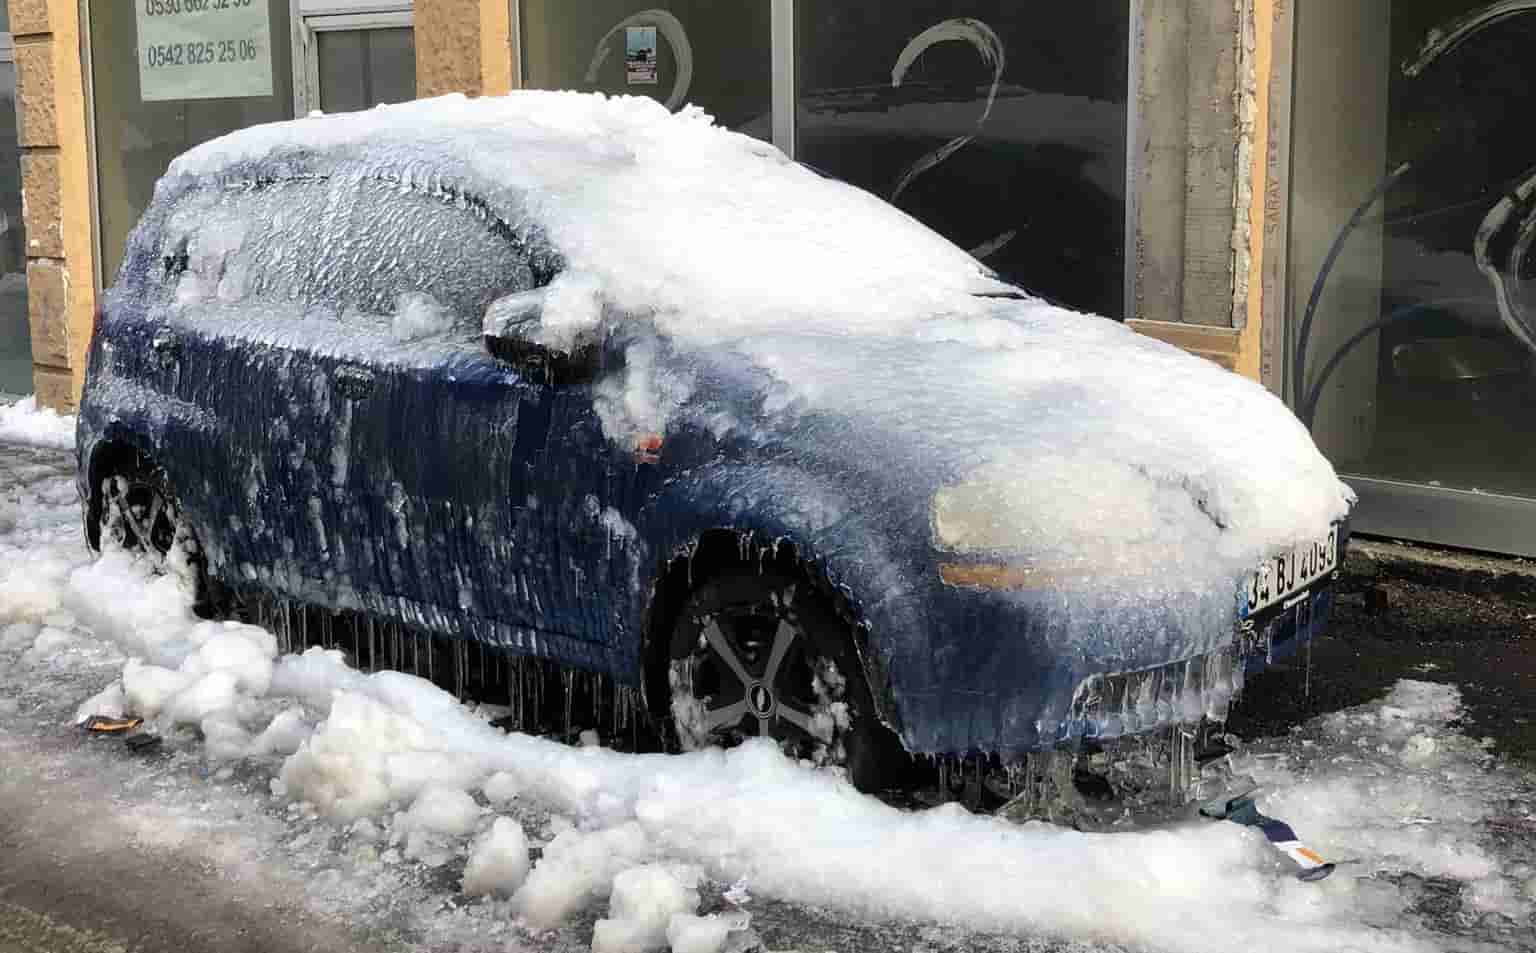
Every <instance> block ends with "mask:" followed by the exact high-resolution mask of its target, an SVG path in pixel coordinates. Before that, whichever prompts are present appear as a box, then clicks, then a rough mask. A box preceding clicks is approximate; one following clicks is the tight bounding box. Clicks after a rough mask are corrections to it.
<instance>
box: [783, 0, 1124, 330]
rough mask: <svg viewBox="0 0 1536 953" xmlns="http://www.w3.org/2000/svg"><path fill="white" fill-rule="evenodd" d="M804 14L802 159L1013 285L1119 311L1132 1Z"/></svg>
mask: <svg viewBox="0 0 1536 953" xmlns="http://www.w3.org/2000/svg"><path fill="white" fill-rule="evenodd" d="M1042 10H1043V8H1041V7H1039V6H1037V5H1033V4H1019V3H1008V2H1003V0H975V2H957V0H945V2H934V0H929V2H921V3H910V4H890V3H881V2H876V0H803V2H801V3H798V4H797V5H796V13H795V18H796V33H797V34H798V37H797V50H796V58H795V62H796V71H797V75H798V87H799V93H798V95H799V102H798V111H797V115H796V133H795V135H796V149H797V158H799V159H800V160H801V161H803V162H805V163H807V164H809V165H811V166H814V167H816V168H817V169H819V170H821V171H823V172H825V173H827V174H829V175H833V176H836V177H837V178H840V179H843V180H845V181H848V182H852V183H853V184H855V185H858V186H861V187H863V188H865V189H868V190H869V191H871V192H873V193H875V194H876V195H879V196H881V197H882V198H885V199H887V200H889V201H891V202H893V203H895V204H896V205H897V206H898V207H900V208H902V209H903V210H905V211H907V212H909V213H911V214H912V215H914V216H915V217H917V218H919V219H921V220H922V221H924V222H926V223H927V224H928V225H930V226H932V227H933V228H935V229H936V230H938V231H939V232H941V233H943V234H944V235H945V236H947V237H948V238H949V239H951V240H952V241H954V242H956V243H957V244H959V245H961V246H962V247H964V248H967V249H970V250H971V251H972V253H973V254H974V255H976V257H978V258H980V259H981V260H982V261H983V262H985V263H986V264H988V265H990V266H991V267H993V268H995V269H997V271H998V272H1000V273H1001V274H1002V275H1003V276H1004V277H1006V278H1008V279H1009V280H1011V281H1013V282H1016V283H1017V284H1019V285H1021V286H1023V287H1025V288H1027V289H1028V290H1030V291H1032V292H1034V293H1036V294H1039V295H1043V296H1045V297H1047V298H1050V299H1052V300H1055V301H1057V302H1059V303H1062V304H1065V305H1068V306H1070V307H1074V308H1078V309H1082V310H1087V311H1093V312H1097V313H1100V314H1105V315H1109V316H1112V317H1116V318H1119V317H1122V316H1123V313H1124V305H1123V301H1124V284H1123V280H1122V278H1123V274H1124V262H1125V254H1124V249H1125V178H1126V88H1127V74H1128V64H1129V55H1128V44H1129V30H1130V20H1131V11H1130V4H1129V3H1128V2H1127V0H1084V2H1079V3H1073V4H1066V5H1061V4H1057V5H1052V6H1051V7H1050V12H1049V13H1044V12H1042Z"/></svg>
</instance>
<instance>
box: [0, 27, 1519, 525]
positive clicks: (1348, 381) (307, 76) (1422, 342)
mask: <svg viewBox="0 0 1536 953" xmlns="http://www.w3.org/2000/svg"><path fill="white" fill-rule="evenodd" d="M655 3H656V0H650V2H645V0H415V2H414V3H413V2H412V0H9V10H8V14H9V23H8V24H7V25H8V27H9V32H8V33H6V34H4V35H0V76H3V78H4V80H5V82H4V83H0V90H5V91H7V95H12V96H13V98H14V99H15V102H16V109H15V110H7V109H4V107H3V105H0V116H5V117H9V116H12V115H13V114H14V116H15V122H14V124H12V125H6V124H5V120H3V119H0V131H3V130H7V129H9V130H12V132H11V133H6V134H4V135H0V145H3V146H4V150H3V154H0V219H3V221H0V226H3V228H0V236H3V238H4V240H3V241H0V392H10V393H26V392H29V391H35V392H36V393H37V394H38V397H39V399H40V400H41V401H42V402H44V403H46V404H48V405H51V406H56V407H61V408H67V407H69V406H71V404H72V402H73V401H74V399H75V395H76V394H77V393H78V389H79V386H80V381H81V375H82V373H83V358H84V352H85V348H86V346H87V344H88V341H89V334H90V328H91V320H92V313H93V309H94V305H95V301H96V297H97V295H98V294H99V292H100V289H101V288H103V287H105V286H107V285H110V284H111V281H112V277H113V274H114V273H115V270H116V268H117V266H118V262H119V259H120V255H121V249H122V244H123V239H124V238H125V236H126V235H127V232H128V230H129V229H130V228H131V227H132V225H133V223H134V221H135V220H136V218H137V216H138V215H139V214H140V213H141V212H142V210H143V208H144V206H145V204H146V203H147V200H148V197H149V195H150V192H151V190H152V189H153V186H154V182H155V179H156V178H157V177H158V175H159V174H160V172H161V171H162V170H163V169H164V168H165V165H166V163H167V162H168V161H169V160H170V159H171V158H172V157H173V156H175V155H176V154H177V153H179V152H181V151H183V150H184V149H186V148H189V147H191V146H193V145H195V144H197V143H199V142H202V141H205V140H207V139H210V138H212V137H214V136H217V135H220V134H222V133H224V132H227V131H230V130H233V129H236V128H240V127H243V126H247V125H251V124H254V123H260V122H267V121H272V120H277V119H285V118H290V117H293V116H301V115H305V114H306V113H308V112H309V111H311V110H314V109H320V110H324V111H326V112H334V111H341V110H350V109H360V108H366V107H368V106H371V105H373V104H374V103H377V102H392V101H398V100H401V99H407V98H412V97H416V96H428V95H436V94H439V93H445V92H452V91H460V92H466V93H469V94H472V95H484V94H497V93H502V92H505V91H508V90H510V89H513V88H516V87H537V88H575V89H588V90H601V91H604V92H608V93H632V94H641V95H649V96H653V97H655V98H657V99H659V100H661V101H663V102H665V103H667V104H669V105H671V106H674V107H678V106H681V105H682V104H684V103H693V104H696V105H698V106H700V107H702V108H703V109H705V110H706V111H708V112H709V113H711V114H712V115H714V116H715V117H716V118H717V120H718V121H719V122H720V123H721V124H723V125H725V126H728V127H730V128H733V129H736V130H738V131H740V132H743V133H745V134H747V135H751V136H756V137H759V138H761V139H763V140H765V141H770V142H772V143H774V144H775V145H777V146H778V147H779V148H781V149H782V150H783V151H784V152H786V153H787V154H789V155H792V156H793V157H795V158H796V159H797V160H799V161H801V162H803V163H805V164H806V165H809V166H811V167H813V168H815V169H817V170H819V171H822V172H824V173H825V174H828V175H833V176H836V177H838V178H841V179H844V180H846V181H849V182H852V183H854V184H856V185H859V186H861V187H863V188H865V189H868V190H869V191H871V192H873V193H875V194H877V195H880V196H882V197H883V198H885V199H887V200H888V201H890V202H892V203H894V204H896V205H897V206H899V207H901V208H903V209H904V210H906V211H908V212H909V213H911V214H912V215H914V216H916V217H917V218H919V219H921V220H923V221H925V222H927V223H928V224H929V225H931V226H932V227H934V228H935V229H937V230H938V231H940V232H942V233H943V234H945V235H946V236H948V237H949V238H950V239H952V240H953V241H955V242H956V243H958V244H960V245H961V246H963V247H965V248H967V249H970V250H971V251H972V253H973V254H974V255H976V257H978V258H979V259H981V260H982V261H984V262H985V263H987V264H988V265H990V266H991V267H993V268H995V269H996V270H997V271H998V272H1000V273H1001V274H1002V275H1003V276H1005V277H1007V278H1008V279H1010V280H1013V281H1015V282H1017V283H1018V284H1020V285H1022V286H1023V287H1026V288H1028V289H1029V290H1031V291H1033V292H1035V293H1037V294H1040V295H1043V296H1045V297H1047V298H1049V299H1051V300H1053V301H1056V302H1059V303H1061V304H1063V305H1066V306H1069V307H1072V308H1077V309H1081V310H1085V311H1092V312H1096V313H1100V314H1104V315H1107V316H1109V317H1112V318H1115V319H1117V320H1123V321H1127V322H1128V323H1130V324H1131V325H1132V326H1133V327H1135V328H1136V329H1137V330H1139V331H1141V332H1143V333H1147V334H1151V335H1154V336H1157V337H1160V338H1163V339H1165V340H1168V341H1171V342H1173V343H1175V344H1178V345H1179V346H1181V347H1184V348H1186V349H1188V350H1191V351H1193V352H1195V353H1199V354H1202V355H1204V356H1206V357H1209V358H1211V359H1213V360H1216V361H1218V362H1220V363H1222V364H1224V365H1225V366H1227V367H1229V368H1231V369H1233V370H1234V371H1236V372H1238V373H1242V374H1245V375H1247V376H1249V377H1251V378H1254V379H1256V380H1259V381H1261V382H1262V383H1263V384H1264V385H1265V386H1267V387H1269V388H1270V389H1271V390H1273V391H1274V392H1275V393H1277V394H1280V395H1282V396H1284V398H1285V399H1286V400H1287V401H1288V402H1290V403H1291V404H1292V406H1293V407H1294V408H1295V409H1296V410H1297V412H1298V414H1299V415H1300V416H1302V417H1303V418H1304V419H1305V420H1306V421H1307V422H1308V424H1309V426H1311V427H1312V429H1313V432H1314V434H1315V435H1316V436H1317V439H1318V440H1319V443H1320V444H1321V445H1322V446H1323V448H1324V450H1325V451H1326V452H1328V453H1329V454H1330V456H1331V457H1332V459H1334V460H1335V462H1336V463H1337V464H1338V465H1339V467H1340V470H1341V472H1344V473H1345V474H1346V476H1347V478H1348V479H1350V481H1351V482H1352V483H1354V484H1355V485H1356V488H1357V489H1358V490H1359V491H1360V493H1361V496H1362V505H1361V508H1360V511H1359V514H1358V520H1357V527H1358V528H1360V529H1363V530H1365V531H1367V532H1382V533H1388V534H1393V535H1399V536H1405V537H1409V538H1415V539H1425V540H1430V541H1436V542H1445V543H1451V544H1454V545H1460V546H1469V547H1473V548H1483V549H1493V550H1499V551H1504V552H1514V553H1522V554H1527V555H1536V460H1533V459H1530V454H1531V453H1533V452H1536V451H1533V449H1532V448H1533V447H1536V441H1531V440H1529V439H1524V438H1525V437H1526V436H1527V434H1526V429H1527V428H1529V427H1530V426H1531V423H1530V421H1531V419H1532V415H1530V414H1529V413H1527V412H1526V411H1527V409H1528V407H1529V406H1531V405H1532V404H1536V399H1532V398H1531V397H1528V396H1527V395H1528V392H1530V391H1531V390H1532V389H1533V383H1532V373H1531V366H1532V352H1533V350H1536V343H1533V341H1536V321H1533V322H1532V323H1531V330H1529V331H1526V330H1525V327H1526V324H1525V318H1524V314H1525V312H1524V310H1523V305H1522V298H1521V292H1522V290H1523V287H1524V284H1523V283H1524V282H1525V281H1526V280H1527V279H1528V278H1529V277H1530V273H1531V272H1532V271H1536V265H1533V266H1532V267H1529V268H1528V267H1527V266H1526V265H1525V258H1526V252H1527V250H1528V248H1529V246H1530V244H1531V243H1532V241H1533V240H1536V239H1533V236H1536V225H1533V224H1532V222H1533V221H1536V215H1533V214H1531V208H1532V206H1533V205H1536V200H1533V198H1532V194H1533V193H1536V178H1532V177H1530V174H1529V172H1528V171H1527V166H1529V164H1530V163H1531V162H1532V161H1536V160H1533V159H1532V158H1529V157H1528V156H1527V154H1526V153H1525V152H1524V151H1523V150H1522V146H1523V144H1524V143H1523V142H1522V136H1525V135H1529V133H1526V132H1525V131H1524V127H1523V125H1522V124H1521V123H1520V121H1519V119H1518V116H1519V115H1521V112H1520V111H1519V110H1518V109H1517V108H1513V107H1515V106H1516V105H1517V104H1516V100H1517V99H1518V98H1519V97H1520V96H1521V95H1523V94H1524V89H1525V88H1526V87H1527V86H1530V85H1531V84H1529V83H1528V82H1527V81H1526V79H1525V76H1524V72H1525V70H1526V67H1525V66H1524V60H1525V59H1526V58H1525V57H1522V55H1521V53H1520V50H1521V47H1520V46H1519V44H1520V43H1521V42H1522V41H1523V40H1524V39H1525V38H1526V37H1525V34H1526V33H1527V32H1530V31H1536V14H1532V15H1525V14H1527V13H1529V12H1530V10H1531V8H1536V0H1529V2H1523V0H1502V2H1493V3H1487V2H1481V3H1479V2H1462V0H1357V2H1351V3H1348V4H1338V3H1332V2H1329V0H1236V2H1234V0H1079V2H1077V3H1074V4H1055V5H1046V6H1045V7H1042V6H1040V5H1037V4H1019V3H1012V2H1005V0H910V2H907V3H897V4H892V3H877V2H875V0H738V2H730V3H722V2H719V0H673V2H672V3H671V4H670V5H668V6H665V7H662V6H657V5H655ZM1401 166H1408V171H1404V172H1399V171H1398V170H1399V168H1400V167H1401ZM1522 176H1526V178H1522ZM1378 325H1380V326H1379V327H1378ZM1533 396H1536V395H1533Z"/></svg>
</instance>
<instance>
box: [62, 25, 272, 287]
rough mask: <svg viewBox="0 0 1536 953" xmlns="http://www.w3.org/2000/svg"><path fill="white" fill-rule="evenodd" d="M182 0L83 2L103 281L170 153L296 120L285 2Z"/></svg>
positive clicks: (111, 273) (110, 275)
mask: <svg viewBox="0 0 1536 953" xmlns="http://www.w3.org/2000/svg"><path fill="white" fill-rule="evenodd" d="M182 3H183V0H141V2H138V3H127V2H124V0H87V15H88V17H89V29H90V47H91V88H92V94H93V99H94V111H95V119H96V128H95V134H96V173H97V204H98V207H99V214H100V228H101V263H102V264H101V267H102V276H103V279H104V283H106V284H111V282H112V279H113V276H114V275H115V274H116V273H117V267H118V263H119V262H120V261H121V260H122V254H123V242H124V240H125V239H126V238H127V237H128V232H129V230H130V229H131V228H132V227H133V225H134V223H135V222H136V221H138V218H139V216H140V215H141V214H142V213H143V211H144V208H145V207H146V206H147V205H148V203H149V198H150V196H151V194H152V193H153V191H154V186H155V182H156V180H157V179H159V177H160V175H161V174H162V173H163V172H164V171H165V168H166V166H167V164H169V163H170V161H171V159H173V158H175V157H176V156H177V155H178V154H180V153H181V152H184V151H185V150H187V149H189V148H191V147H192V146H195V145H197V144H198V143H200V142H205V141H207V140H209V139H212V138H214V137H215V136H219V135H223V134H224V133H226V132H231V131H233V130H235V129H241V128H244V127H246V126H253V125H256V124H257V123H263V122H273V121H276V120H279V119H290V118H292V116H293V64H292V60H291V46H292V43H291V41H290V35H291V27H290V20H289V8H288V0H267V2H265V3H263V2H260V0H258V2H257V3H256V4H255V5H254V6H249V5H248V6H241V5H238V4H230V5H228V6H224V7H212V6H210V7H207V8H205V9H204V10H203V11H201V12H200V13H193V12H190V11H189V10H184V9H183V7H182Z"/></svg>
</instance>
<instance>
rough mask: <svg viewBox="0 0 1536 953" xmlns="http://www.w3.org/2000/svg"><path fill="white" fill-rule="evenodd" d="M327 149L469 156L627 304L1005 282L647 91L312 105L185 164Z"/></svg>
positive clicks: (896, 305)
mask: <svg viewBox="0 0 1536 953" xmlns="http://www.w3.org/2000/svg"><path fill="white" fill-rule="evenodd" d="M329 151H335V152H339V153H350V154H354V155H357V156H358V157H359V158H360V160H361V161H362V162H365V163H369V162H372V163H378V164H381V165H384V166H388V167H393V168H397V169H399V168H407V167H409V166H410V165H411V164H412V163H413V162H415V161H419V160H426V161H428V162H435V161H436V162H441V161H446V162H449V163H451V164H452V166H454V167H462V166H465V165H467V166H468V167H469V168H470V169H471V170H472V172H473V174H474V175H475V178H476V179H477V180H478V183H477V184H478V185H481V186H483V187H485V188H486V189H487V191H488V193H489V194H487V195H486V196H485V198H486V200H487V201H490V202H492V203H493V204H496V203H497V200H498V197H503V198H504V197H505V194H503V195H502V196H498V194H497V191H498V190H500V189H505V190H508V191H509V192H510V193H511V194H512V196H513V198H512V199H510V200H508V201H504V202H502V203H501V204H502V205H503V208H501V209H499V210H500V211H502V212H503V213H504V214H508V215H510V216H521V215H523V214H525V212H524V208H513V207H510V206H512V205H514V204H521V205H523V206H524V207H525V208H526V209H527V214H531V216H532V217H533V218H534V219H535V220H536V221H537V222H538V223H539V225H540V226H541V227H542V228H543V229H544V230H545V231H546V232H547V233H548V234H549V236H550V238H551V239H552V241H553V243H554V244H555V246H556V247H557V248H558V249H559V250H560V251H561V253H562V254H563V255H564V257H565V259H566V262H567V271H568V273H569V274H570V275H572V276H573V279H574V276H577V275H583V276H586V275H591V276H596V277H597V278H598V279H599V283H600V286H601V293H602V295H603V299H604V301H605V302H606V303H608V304H610V305H614V306H617V307H619V308H621V309H623V310H628V311H635V312H642V313H651V312H657V313H660V314H662V315H668V314H718V315H722V316H726V315H728V316H730V320H731V321H732V323H734V324H738V325H745V324H752V325H762V324H769V325H776V324H780V323H784V322H789V323H793V324H796V325H797V326H801V327H803V326H804V324H805V322H806V321H813V322H817V323H824V324H826V325H829V326H834V327H844V328H846V327H848V326H850V325H853V324H863V323H871V322H873V323H879V322H883V321H889V320H891V319H893V318H898V317H908V318H910V317H912V316H917V315H931V314H933V313H936V312H943V311H950V310H954V309H956V308H962V309H964V308H972V307H973V306H972V305H971V304H970V302H969V301H968V300H967V295H968V294H969V293H972V292H986V291H998V290H1007V288H1008V286H1006V285H1003V284H1002V283H1000V282H998V281H996V280H995V279H994V278H993V277H992V275H991V272H990V271H989V270H988V269H987V268H986V267H984V266H983V265H981V264H980V263H979V262H977V261H976V260H975V259H974V258H972V257H971V256H970V255H968V254H966V253H965V252H964V251H962V250H961V249H959V248H956V247H955V246H954V245H952V244H950V243H949V242H948V241H945V240H944V239H943V238H941V237H939V236H938V235H935V234H934V233H933V232H931V231H929V230H928V229H927V228H925V227H923V226H922V225H920V224H918V223H917V222H916V221H915V220H913V219H912V218H911V217H909V216H908V215H906V214H905V213H903V212H901V211H900V210H898V209H896V208H893V207H892V206H890V205H887V204H886V203H885V202H882V201H880V200H879V199H877V198H875V197H874V196H872V195H870V194H868V193H866V192H863V191H860V190H858V189H854V188H852V187H850V186H847V185H845V184H842V183H839V182H836V181H833V180H829V179H824V178H822V177H820V176H818V175H817V174H816V173H814V172H812V171H810V170H808V169H806V168H804V167H802V166H800V165H798V164H797V163H795V162H792V161H791V160H789V159H788V158H786V157H785V156H784V155H783V153H781V152H779V151H778V150H777V149H776V148H774V147H773V146H772V145H769V144H767V143H764V142H761V141H759V140H756V139H753V138H750V137H748V136H745V135H741V134H738V133H734V132H730V131H728V130H726V129H722V128H720V127H718V126H716V125H714V123H713V121H712V120H711V119H710V117H709V116H707V115H706V114H704V113H703V112H702V111H700V110H698V109H697V108H694V107H689V108H687V109H684V110H683V111H681V112H679V113H677V114H673V113H670V112H668V111H667V110H666V109H665V108H664V107H662V106H661V105H660V104H658V103H656V102H655V101H654V100H651V99H647V98H644V97H616V98H609V97H605V96H603V95H601V94H586V93H574V92H545V91H520V92H515V93H512V94H510V95H507V96H501V97H483V98H478V99H469V98H466V97H464V96H462V95H451V96H444V97H440V98H436V99H428V100H418V101H415V102H408V103H402V104H399V105H388V106H380V107H378V108H375V109H371V110H366V111H362V112H354V113H342V114H335V115H330V116H312V117H309V118H305V119H298V120H293V121H290V122H280V123H272V124H268V125H261V126H255V127H251V128H247V129H242V130H239V131H237V132H233V133H230V134H229V135H226V136H223V137H221V138H218V139H214V140H212V141H211V142H208V143H205V144H203V145H200V146H198V147H196V148H194V149H192V150H191V151H190V152H188V153H186V154H185V155H183V156H181V157H180V158H178V159H177V160H175V162H173V163H172V165H171V167H170V175H171V176H172V177H175V176H178V175H181V174H191V175H210V174H217V173H219V172H221V171H224V170H225V169H228V168H229V167H231V166H233V165H235V164H237V163H239V162H242V161H248V160H259V159H263V158H268V157H280V156H283V155H285V154H290V153H300V152H302V153H314V152H329ZM564 317H565V318H566V319H567V320H569V321H571V322H573V323H580V320H581V316H580V315H577V314H567V315H565V316H564ZM552 320H556V318H555V316H554V315H552V314H546V322H549V321H552Z"/></svg>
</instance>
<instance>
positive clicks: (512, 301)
mask: <svg viewBox="0 0 1536 953" xmlns="http://www.w3.org/2000/svg"><path fill="white" fill-rule="evenodd" d="M545 295H546V289H543V288H536V289H534V290H532V291H522V292H518V293H517V294H513V295H507V296H506V297H503V298H498V299H497V300H496V301H494V302H492V304H491V306H490V307H489V308H488V309H486V312H485V323H484V333H485V349H486V350H487V351H489V352H490V353H491V356H493V357H495V358H496V359H497V360H500V361H504V362H505V363H507V364H510V365H511V366H512V367H514V368H516V369H517V371H518V372H519V373H521V374H524V375H526V376H527V377H529V378H530V379H532V380H534V381H537V382H538V383H541V384H545V385H548V386H550V387H564V386H568V385H571V384H583V383H586V382H588V381H591V380H592V379H593V378H595V377H596V376H597V375H598V373H599V372H601V371H602V370H604V369H605V368H607V367H612V366H615V364H616V363H617V362H616V361H615V359H614V355H611V354H609V353H607V352H608V348H607V347H605V344H606V342H605V340H604V339H603V338H601V337H598V336H595V335H581V336H578V337H577V338H576V339H575V340H574V341H573V342H572V343H571V344H570V345H569V346H566V347H561V346H558V345H553V344H550V343H548V342H547V341H546V340H545V338H546V336H545V335H544V334H543V333H542V331H543V330H544V326H543V314H544V299H545Z"/></svg>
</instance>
